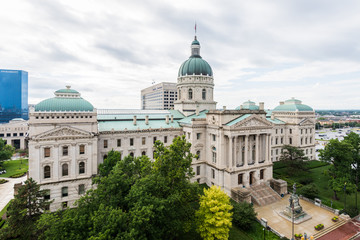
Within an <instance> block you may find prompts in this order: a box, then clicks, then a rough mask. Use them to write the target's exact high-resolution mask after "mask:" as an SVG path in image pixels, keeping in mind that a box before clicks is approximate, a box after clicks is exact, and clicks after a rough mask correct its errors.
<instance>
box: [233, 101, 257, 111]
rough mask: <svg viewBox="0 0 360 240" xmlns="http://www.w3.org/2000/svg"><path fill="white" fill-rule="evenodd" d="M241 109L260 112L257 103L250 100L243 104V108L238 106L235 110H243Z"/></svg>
mask: <svg viewBox="0 0 360 240" xmlns="http://www.w3.org/2000/svg"><path fill="white" fill-rule="evenodd" d="M241 109H247V110H259V106H257V105H255V102H252V101H250V100H248V101H246V102H244V103H243V104H242V107H240V106H238V107H237V108H235V110H241Z"/></svg>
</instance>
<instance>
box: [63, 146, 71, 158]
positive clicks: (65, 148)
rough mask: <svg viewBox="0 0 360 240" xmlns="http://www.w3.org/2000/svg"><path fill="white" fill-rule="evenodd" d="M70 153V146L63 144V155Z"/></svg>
mask: <svg viewBox="0 0 360 240" xmlns="http://www.w3.org/2000/svg"><path fill="white" fill-rule="evenodd" d="M68 154H69V147H68V146H63V147H62V155H63V156H67V155H68Z"/></svg>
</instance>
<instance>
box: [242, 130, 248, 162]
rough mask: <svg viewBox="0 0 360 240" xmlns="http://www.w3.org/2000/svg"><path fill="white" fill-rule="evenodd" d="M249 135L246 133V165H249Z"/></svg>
mask: <svg viewBox="0 0 360 240" xmlns="http://www.w3.org/2000/svg"><path fill="white" fill-rule="evenodd" d="M248 148H249V135H245V154H244V159H243V161H244V166H248V163H249V161H248V151H249V149H248Z"/></svg>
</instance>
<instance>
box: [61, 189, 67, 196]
mask: <svg viewBox="0 0 360 240" xmlns="http://www.w3.org/2000/svg"><path fill="white" fill-rule="evenodd" d="M61 196H62V197H67V196H68V187H63V188H61Z"/></svg>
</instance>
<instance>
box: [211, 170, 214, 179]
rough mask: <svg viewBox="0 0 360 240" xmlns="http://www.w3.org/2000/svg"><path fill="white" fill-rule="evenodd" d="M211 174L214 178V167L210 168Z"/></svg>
mask: <svg viewBox="0 0 360 240" xmlns="http://www.w3.org/2000/svg"><path fill="white" fill-rule="evenodd" d="M211 176H212V178H215V170H214V169H211Z"/></svg>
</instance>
